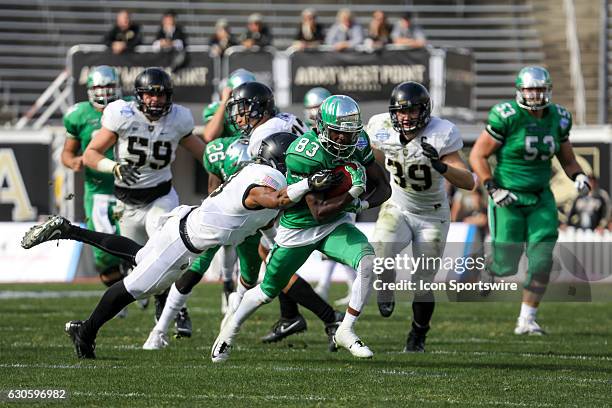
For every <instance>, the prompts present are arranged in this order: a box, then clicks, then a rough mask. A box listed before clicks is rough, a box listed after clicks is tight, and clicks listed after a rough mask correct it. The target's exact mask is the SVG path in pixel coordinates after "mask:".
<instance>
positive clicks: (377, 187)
mask: <svg viewBox="0 0 612 408" xmlns="http://www.w3.org/2000/svg"><path fill="white" fill-rule="evenodd" d="M365 170H366V176H367V180H368V183H367V193H366V194H367V195H366V197H365V200H366V201H367V202H368V208H373V207H378V206H379V205H381V204H382V203H384V202H385V201H387V200H388V199H389V198H391V185H390V184H389V180H388V179H387V175H386V174H385V171H384V170H383V168H382V166H381V165H380V164H378V162H376V161H373V162H371V163H370V164H368V165H367V166H366V168H365Z"/></svg>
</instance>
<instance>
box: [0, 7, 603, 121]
mask: <svg viewBox="0 0 612 408" xmlns="http://www.w3.org/2000/svg"><path fill="white" fill-rule="evenodd" d="M406 3H408V4H406ZM534 3H537V4H539V3H546V4H550V8H551V9H554V7H553V5H554V4H557V2H554V1H547V2H530V1H527V0H495V1H494V2H490V1H484V0H462V1H459V0H443V1H437V2H435V3H434V4H432V2H431V1H426V0H414V1H410V2H405V1H385V2H383V4H381V3H377V2H373V1H372V0H358V1H349V2H346V3H343V6H348V7H350V8H351V10H353V11H354V14H355V15H356V17H357V20H358V21H359V22H360V23H361V24H363V25H364V26H367V23H368V22H369V19H370V16H371V12H372V11H373V10H375V9H381V10H383V11H385V13H386V14H387V16H388V18H389V20H390V21H391V22H393V21H395V19H397V18H399V17H400V16H401V15H402V14H403V13H405V12H406V11H411V12H413V13H414V14H415V22H416V23H417V24H418V25H420V26H421V27H423V29H424V30H425V33H426V35H427V38H428V42H429V44H431V45H433V46H435V47H444V46H453V47H464V48H470V49H472V50H473V52H474V55H475V59H476V64H475V69H476V89H475V95H476V108H477V112H478V114H477V118H478V119H484V117H485V115H486V111H487V110H488V108H489V107H490V106H491V105H492V104H493V103H495V102H497V101H499V100H500V99H503V98H507V97H508V96H509V95H512V94H513V81H514V77H515V75H516V72H517V71H518V69H519V68H520V67H521V66H523V65H526V64H542V63H543V62H544V61H545V59H546V57H547V56H548V52H549V50H546V49H545V48H546V47H544V43H543V39H542V38H545V36H543V35H542V32H541V31H542V30H540V29H539V28H540V27H539V25H540V22H541V21H540V20H541V19H540V18H536V16H537V15H538V14H537V13H538V11H540V12H542V7H541V6H537V4H536V5H533V4H534ZM305 7H313V8H315V9H316V10H317V11H318V15H319V17H318V20H319V22H321V23H322V24H323V25H324V26H325V27H329V26H330V25H331V24H332V23H333V21H334V18H335V14H336V11H337V10H338V8H339V7H340V6H338V5H335V4H316V3H312V2H298V3H289V2H286V0H285V1H282V0H281V1H275V0H270V1H267V2H265V3H257V4H256V3H248V2H243V1H239V0H238V1H224V2H212V1H208V2H207V1H189V2H188V1H178V2H173V3H172V8H173V9H174V10H176V12H177V14H178V19H179V22H180V23H181V24H182V25H183V26H184V27H185V29H186V32H187V34H188V35H189V38H190V44H194V45H197V44H205V43H206V41H207V38H208V37H209V36H210V34H211V33H212V32H213V30H214V24H215V22H216V21H217V20H218V19H219V18H225V19H227V21H228V22H229V24H230V26H232V28H233V32H234V33H235V34H239V33H240V32H241V31H242V30H243V28H244V26H245V22H246V19H247V16H248V15H249V14H250V13H252V12H260V13H262V14H263V15H264V16H265V20H266V23H268V24H269V25H270V26H271V27H272V31H273V34H274V38H275V41H274V45H275V46H276V47H277V48H279V49H284V48H285V47H287V46H289V45H290V44H291V40H292V38H293V36H294V34H295V33H294V30H295V26H296V24H297V23H298V22H299V19H300V12H301V10H302V9H303V8H305ZM538 7H539V8H538ZM121 8H128V9H130V10H131V11H133V17H134V19H135V21H137V22H138V23H140V24H142V26H143V29H144V36H145V43H146V44H150V43H152V41H153V38H154V35H155V30H156V29H157V26H158V24H159V18H160V15H161V14H162V13H163V11H165V10H166V9H167V8H168V2H165V1H161V0H151V1H132V0H126V1H116V2H103V1H88V0H86V1H84V0H72V1H62V0H47V1H44V2H41V1H37V0H0V10H1V12H0V79H2V81H3V84H4V86H5V88H6V89H7V90H8V92H9V93H10V100H11V104H13V108H14V109H15V110H16V111H18V112H19V113H23V112H25V111H26V110H27V109H28V107H29V106H30V105H31V104H32V103H33V102H34V101H35V100H36V98H37V97H38V96H39V95H40V94H41V93H42V91H43V90H44V89H45V88H46V87H47V86H48V85H49V84H50V83H51V82H52V81H53V79H54V78H55V77H56V76H57V75H58V74H59V73H60V72H61V71H62V70H63V68H64V63H65V56H66V52H67V50H68V49H69V48H70V47H71V46H72V45H75V44H79V43H100V41H101V38H102V36H103V34H104V32H106V31H107V30H108V28H109V27H110V26H111V25H112V24H113V21H114V17H115V13H116V12H117V11H118V10H119V9H121ZM556 8H557V9H559V7H558V6H557V7H556ZM544 12H546V11H544ZM559 13H562V10H561V11H559ZM561 24H562V23H561ZM595 30H596V29H595ZM557 31H560V32H561V33H563V32H564V28H563V26H560V27H558V30H557ZM560 42H561V41H557V43H560ZM562 46H563V45H562V44H557V47H558V48H560V47H562ZM596 48H597V46H596V45H595V49H596ZM553 52H557V53H561V52H560V50H557V49H555V50H554V51H553ZM566 53H567V52H566ZM553 78H555V79H556V83H559V80H558V78H556V74H555V73H553ZM595 79H597V74H596V73H595ZM593 89H596V85H595V88H593ZM562 103H564V102H562ZM569 105H570V106H572V105H571V104H569Z"/></svg>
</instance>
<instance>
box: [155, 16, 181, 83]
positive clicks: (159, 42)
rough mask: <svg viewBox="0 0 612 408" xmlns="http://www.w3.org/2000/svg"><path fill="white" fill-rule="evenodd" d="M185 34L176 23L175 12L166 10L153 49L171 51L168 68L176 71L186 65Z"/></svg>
mask: <svg viewBox="0 0 612 408" xmlns="http://www.w3.org/2000/svg"><path fill="white" fill-rule="evenodd" d="M186 48H187V35H186V34H185V32H184V31H183V29H182V27H181V26H178V25H177V24H176V13H175V12H174V11H172V10H168V11H166V12H165V13H164V14H163V16H162V20H161V24H160V26H159V30H157V36H156V37H155V41H154V42H153V49H154V50H155V51H158V52H166V53H172V54H173V55H172V61H171V62H170V69H172V71H178V70H179V69H181V68H182V67H184V66H185V65H187V50H186Z"/></svg>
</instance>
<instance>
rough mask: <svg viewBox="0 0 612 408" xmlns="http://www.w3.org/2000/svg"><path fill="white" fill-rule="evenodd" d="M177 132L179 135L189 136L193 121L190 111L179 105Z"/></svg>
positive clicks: (193, 124) (193, 125)
mask: <svg viewBox="0 0 612 408" xmlns="http://www.w3.org/2000/svg"><path fill="white" fill-rule="evenodd" d="M177 127H178V129H177V130H178V133H179V135H180V136H181V137H185V136H189V135H190V134H191V133H192V132H193V128H194V127H195V123H194V120H193V115H192V114H191V111H190V110H188V109H187V108H183V107H182V106H181V113H180V120H179V121H178V123H177Z"/></svg>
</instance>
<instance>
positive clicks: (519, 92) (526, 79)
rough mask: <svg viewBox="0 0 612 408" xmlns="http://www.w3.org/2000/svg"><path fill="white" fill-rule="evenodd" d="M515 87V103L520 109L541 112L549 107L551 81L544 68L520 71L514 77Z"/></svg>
mask: <svg viewBox="0 0 612 408" xmlns="http://www.w3.org/2000/svg"><path fill="white" fill-rule="evenodd" d="M515 85H516V103H518V105H519V106H520V107H521V108H524V109H527V110H541V109H544V108H546V107H547V106H548V105H550V98H551V96H552V81H551V79H550V74H549V73H548V71H547V70H546V69H545V68H542V67H536V66H532V67H525V68H523V69H521V71H520V72H519V73H518V75H517V77H516V81H515ZM536 88H537V89H538V90H536ZM540 89H543V91H541V90H540Z"/></svg>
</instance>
